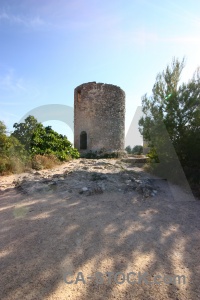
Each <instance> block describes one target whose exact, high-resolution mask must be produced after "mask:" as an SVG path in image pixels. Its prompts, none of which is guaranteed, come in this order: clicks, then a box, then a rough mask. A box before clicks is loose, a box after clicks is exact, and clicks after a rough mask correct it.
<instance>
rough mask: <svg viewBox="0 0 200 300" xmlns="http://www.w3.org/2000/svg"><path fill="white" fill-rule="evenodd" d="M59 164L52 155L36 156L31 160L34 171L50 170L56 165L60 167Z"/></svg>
mask: <svg viewBox="0 0 200 300" xmlns="http://www.w3.org/2000/svg"><path fill="white" fill-rule="evenodd" d="M60 164H61V162H60V161H59V160H58V158H57V157H56V156H55V155H53V154H48V155H40V154H37V155H35V156H34V157H33V159H32V168H33V169H36V170H42V169H51V168H53V167H55V166H56V165H60Z"/></svg>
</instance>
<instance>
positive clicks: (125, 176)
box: [121, 173, 129, 179]
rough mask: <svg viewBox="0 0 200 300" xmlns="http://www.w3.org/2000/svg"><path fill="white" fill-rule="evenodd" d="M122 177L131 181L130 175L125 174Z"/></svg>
mask: <svg viewBox="0 0 200 300" xmlns="http://www.w3.org/2000/svg"><path fill="white" fill-rule="evenodd" d="M121 177H122V178H123V179H129V174H126V173H123V174H122V175H121Z"/></svg>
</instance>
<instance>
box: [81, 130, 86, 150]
mask: <svg viewBox="0 0 200 300" xmlns="http://www.w3.org/2000/svg"><path fill="white" fill-rule="evenodd" d="M80 149H81V150H86V149H87V133H86V132H85V131H82V132H81V134H80Z"/></svg>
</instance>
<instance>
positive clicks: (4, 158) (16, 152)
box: [0, 121, 29, 174]
mask: <svg viewBox="0 0 200 300" xmlns="http://www.w3.org/2000/svg"><path fill="white" fill-rule="evenodd" d="M28 160H29V159H28V155H27V152H26V151H25V149H24V147H23V145H22V144H21V143H20V142H19V141H18V140H17V139H16V138H15V137H13V136H7V133H6V126H5V124H4V123H3V122H2V121H0V174H9V173H12V172H14V173H19V172H21V171H23V169H24V167H25V165H26V164H27V162H28Z"/></svg>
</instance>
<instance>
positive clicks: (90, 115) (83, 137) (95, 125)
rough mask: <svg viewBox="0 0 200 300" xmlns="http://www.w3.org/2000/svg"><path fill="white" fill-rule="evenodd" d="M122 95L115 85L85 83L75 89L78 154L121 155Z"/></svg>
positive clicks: (75, 137) (123, 98)
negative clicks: (111, 153) (116, 153)
mask: <svg viewBox="0 0 200 300" xmlns="http://www.w3.org/2000/svg"><path fill="white" fill-rule="evenodd" d="M124 131H125V93H124V91H123V90H122V89H121V88H120V87H118V86H115V85H112V84H104V83H96V82H88V83H84V84H82V85H80V86H78V87H76V88H75V90H74V147H75V148H77V149H78V150H79V151H80V152H81V153H87V152H90V151H92V152H95V151H97V152H99V151H100V152H102V151H103V152H108V153H110V152H123V151H124Z"/></svg>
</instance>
